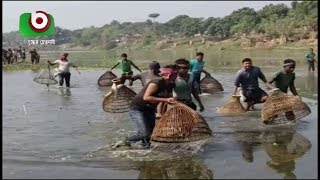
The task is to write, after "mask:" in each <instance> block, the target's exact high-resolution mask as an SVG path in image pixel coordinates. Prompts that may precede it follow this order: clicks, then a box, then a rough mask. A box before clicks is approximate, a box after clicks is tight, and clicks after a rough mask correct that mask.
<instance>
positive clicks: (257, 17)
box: [2, 1, 318, 49]
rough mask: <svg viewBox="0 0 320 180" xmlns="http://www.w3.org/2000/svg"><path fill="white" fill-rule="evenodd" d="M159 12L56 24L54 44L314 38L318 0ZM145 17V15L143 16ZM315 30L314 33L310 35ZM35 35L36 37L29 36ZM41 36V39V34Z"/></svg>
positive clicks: (7, 39) (12, 37) (10, 39)
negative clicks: (204, 12)
mask: <svg viewBox="0 0 320 180" xmlns="http://www.w3.org/2000/svg"><path fill="white" fill-rule="evenodd" d="M158 16H161V15H160V14H158V13H153V14H150V15H149V16H148V17H149V18H152V19H153V21H152V20H150V19H147V20H146V21H145V22H134V23H133V22H123V23H120V22H119V21H117V20H113V21H112V22H111V23H109V24H106V25H104V26H102V27H93V26H91V27H86V28H83V29H77V30H73V31H72V30H68V29H62V28H60V27H56V33H55V35H54V36H50V37H47V39H55V40H56V44H58V45H59V44H66V43H69V44H73V45H74V46H92V45H94V46H101V47H102V48H103V49H112V48H114V47H116V46H118V44H119V43H121V42H122V41H123V38H126V37H132V36H134V35H137V34H138V35H140V36H138V37H137V38H138V39H140V40H141V43H142V44H143V45H149V44H150V43H152V42H154V41H157V40H159V39H161V38H162V37H178V38H179V37H194V36H195V35H200V36H207V37H217V38H220V39H228V38H230V37H234V36H240V35H250V34H264V35H265V36H268V37H270V38H272V39H273V38H279V37H285V38H291V39H292V40H293V41H296V40H300V39H307V38H317V33H314V32H317V31H318V24H317V19H318V1H293V2H292V3H291V7H288V6H286V5H285V4H277V5H274V4H269V5H266V6H264V7H263V8H262V9H261V10H258V11H255V10H254V9H253V8H249V7H244V8H241V9H238V10H235V11H233V12H232V13H231V14H229V15H227V16H225V17H223V18H215V17H209V18H193V17H190V16H188V15H178V16H176V17H175V18H173V19H171V20H169V21H168V22H165V23H159V22H156V18H157V17H158ZM146 18H147V17H146ZM312 33H313V34H316V37H311V36H312ZM31 39H35V38H31ZM40 39H44V38H43V37H42V38H40ZM2 41H3V43H7V44H8V45H9V46H10V45H11V46H12V45H19V44H21V43H22V42H23V41H25V39H24V38H23V37H21V36H20V35H19V33H18V32H10V33H3V34H2Z"/></svg>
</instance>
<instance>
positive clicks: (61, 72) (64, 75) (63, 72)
mask: <svg viewBox="0 0 320 180" xmlns="http://www.w3.org/2000/svg"><path fill="white" fill-rule="evenodd" d="M68 55H69V53H61V54H60V57H59V59H58V60H55V61H54V62H53V63H51V62H50V61H48V63H49V64H50V65H51V66H53V65H55V64H59V68H56V69H55V70H56V71H58V74H57V75H58V76H59V85H60V86H62V85H63V79H65V80H66V87H70V76H71V73H70V70H69V69H70V66H72V67H73V68H75V69H76V70H77V71H78V72H79V70H78V68H77V66H76V65H74V64H73V63H71V62H70V61H68V59H67V57H68ZM79 73H80V72H79Z"/></svg>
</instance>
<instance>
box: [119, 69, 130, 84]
mask: <svg viewBox="0 0 320 180" xmlns="http://www.w3.org/2000/svg"><path fill="white" fill-rule="evenodd" d="M132 76H133V72H132V71H129V72H127V73H123V74H121V77H120V81H121V83H122V84H124V83H125V82H126V80H127V79H128V80H129V86H132V84H133V80H132Z"/></svg>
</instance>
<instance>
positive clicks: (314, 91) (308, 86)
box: [295, 72, 318, 99]
mask: <svg viewBox="0 0 320 180" xmlns="http://www.w3.org/2000/svg"><path fill="white" fill-rule="evenodd" d="M295 86H296V87H297V88H298V93H299V94H300V95H301V96H304V97H307V98H310V99H317V97H318V77H317V75H316V73H315V72H309V73H307V75H306V76H303V77H301V76H296V80H295Z"/></svg>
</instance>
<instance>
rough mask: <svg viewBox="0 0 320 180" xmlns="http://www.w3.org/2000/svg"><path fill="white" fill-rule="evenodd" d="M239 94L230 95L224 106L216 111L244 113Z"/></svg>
mask: <svg viewBox="0 0 320 180" xmlns="http://www.w3.org/2000/svg"><path fill="white" fill-rule="evenodd" d="M240 97H241V96H239V95H232V97H231V100H230V101H229V102H228V103H227V104H226V105H224V106H222V107H220V108H218V109H217V112H218V113H222V114H239V113H245V112H246V110H245V109H244V107H243V106H242V104H241V102H240Z"/></svg>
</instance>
